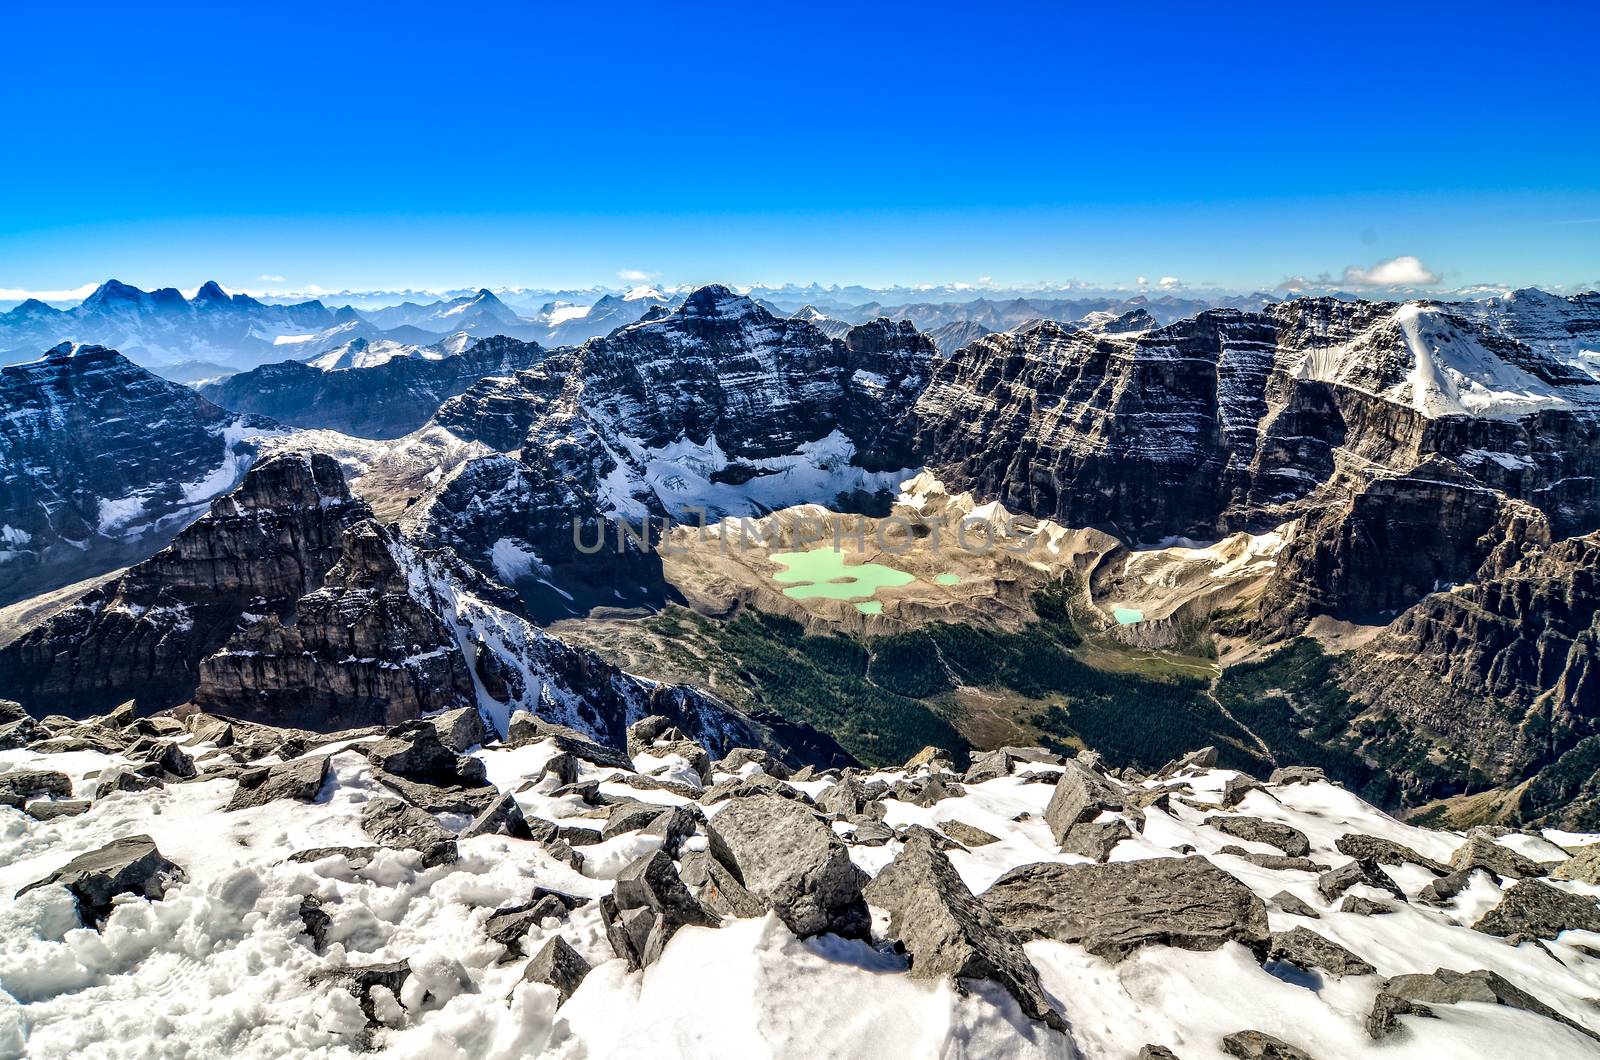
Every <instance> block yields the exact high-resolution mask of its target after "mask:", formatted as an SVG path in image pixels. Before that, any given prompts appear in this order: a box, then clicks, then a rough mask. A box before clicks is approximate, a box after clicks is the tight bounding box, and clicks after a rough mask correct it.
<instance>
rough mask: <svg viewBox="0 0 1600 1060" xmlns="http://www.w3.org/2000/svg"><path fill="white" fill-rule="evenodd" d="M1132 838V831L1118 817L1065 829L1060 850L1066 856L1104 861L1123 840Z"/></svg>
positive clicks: (1125, 822)
mask: <svg viewBox="0 0 1600 1060" xmlns="http://www.w3.org/2000/svg"><path fill="white" fill-rule="evenodd" d="M1132 838H1133V829H1131V828H1129V827H1128V822H1127V821H1124V820H1123V819H1122V818H1120V817H1113V818H1112V819H1111V820H1109V821H1084V822H1082V823H1080V824H1075V825H1073V826H1072V827H1071V828H1069V829H1067V834H1066V835H1064V836H1062V837H1061V849H1062V851H1063V852H1064V853H1067V854H1077V855H1078V856H1079V857H1084V858H1093V859H1094V860H1095V861H1104V860H1105V859H1106V858H1108V857H1110V856H1111V851H1112V850H1113V849H1115V848H1116V845H1117V844H1118V843H1120V842H1122V841H1123V840H1124V839H1132Z"/></svg>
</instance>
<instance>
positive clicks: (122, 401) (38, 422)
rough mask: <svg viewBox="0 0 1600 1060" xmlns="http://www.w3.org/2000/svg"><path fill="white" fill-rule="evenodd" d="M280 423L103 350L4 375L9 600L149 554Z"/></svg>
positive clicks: (0, 379) (5, 586)
mask: <svg viewBox="0 0 1600 1060" xmlns="http://www.w3.org/2000/svg"><path fill="white" fill-rule="evenodd" d="M273 426H274V425H273V424H272V423H271V422H270V421H267V420H264V419H261V418H259V417H249V416H246V417H241V416H238V415H235V414H234V413H231V412H228V411H227V410H225V409H223V408H220V407H218V406H217V405H215V404H212V403H211V402H210V401H207V400H206V399H204V398H202V397H199V396H198V395H196V394H195V392H194V391H192V390H190V389H189V388H188V387H185V386H180V385H178V384H176V383H169V382H167V381H166V380H164V379H161V378H159V377H157V376H155V375H152V374H151V373H149V372H147V371H145V370H144V369H143V368H140V367H138V366H137V365H135V364H133V362H131V361H129V360H128V359H127V358H125V357H123V356H122V355H121V354H119V353H117V352H116V351H115V350H109V349H106V348H105V347H103V346H75V345H72V344H70V343H63V344H61V345H60V346H57V347H55V348H54V349H52V350H51V351H50V352H49V353H48V354H46V355H45V356H44V357H42V358H41V359H39V360H36V361H31V362H29V363H27V364H18V365H11V366H9V367H6V368H0V604H4V603H9V602H11V601H13V600H17V599H21V598H23V597H25V596H30V595H32V594H34V593H38V592H43V591H46V590H48V589H52V588H55V587H57V586H60V585H64V584H67V583H70V582H74V581H78V580H80V579H82V578H85V577H88V576H90V575H94V574H99V573H101V572H104V571H108V570H113V569H115V568H116V567H117V566H119V565H121V564H125V563H128V562H131V561H133V560H135V559H139V558H142V557H143V556H147V555H149V554H150V553H151V552H152V551H154V550H155V549H157V548H159V547H161V545H162V544H164V543H165V542H166V541H167V540H169V539H170V538H171V536H172V534H173V533H175V532H176V531H177V530H178V529H180V528H181V527H182V526H183V525H184V524H185V523H186V522H188V521H189V520H190V519H193V518H194V517H195V516H197V515H199V514H200V513H201V512H203V511H204V510H205V504H206V502H208V501H209V500H210V499H211V498H212V497H214V496H215V495H217V494H218V493H221V492H222V491H224V490H226V489H228V488H230V487H231V486H232V485H233V484H234V483H235V482H237V481H238V479H239V476H240V474H242V473H243V471H244V469H245V468H246V467H248V466H249V464H250V461H251V460H252V459H254V456H255V444H254V441H253V439H254V438H255V437H257V436H259V435H261V434H263V433H266V432H268V431H270V430H271V429H272V428H273Z"/></svg>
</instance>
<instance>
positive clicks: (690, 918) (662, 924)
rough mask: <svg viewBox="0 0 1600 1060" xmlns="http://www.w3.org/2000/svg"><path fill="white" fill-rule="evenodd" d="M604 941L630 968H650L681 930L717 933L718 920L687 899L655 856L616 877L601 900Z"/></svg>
mask: <svg viewBox="0 0 1600 1060" xmlns="http://www.w3.org/2000/svg"><path fill="white" fill-rule="evenodd" d="M600 919H601V922H602V923H603V924H604V925H605V929H606V938H607V939H608V940H610V942H611V948H612V950H613V952H615V953H616V955H617V956H618V957H621V958H622V959H623V960H625V961H627V962H628V967H629V968H643V967H644V966H646V965H648V964H654V963H655V962H656V960H657V959H658V958H659V957H660V956H661V952H662V950H664V949H665V948H666V945H667V943H668V942H670V941H671V940H672V936H673V935H675V934H677V933H678V929H679V928H682V927H686V926H696V927H716V926H717V925H718V923H719V922H720V918H719V917H718V916H717V914H716V913H714V912H712V911H711V910H710V909H708V908H706V907H705V906H704V905H702V904H701V902H700V901H699V899H697V898H695V896H694V895H693V894H691V893H690V891H689V888H688V887H687V886H686V885H685V884H684V882H683V880H682V879H680V878H679V876H678V870H677V869H676V868H675V867H674V866H673V864H672V859H671V858H670V857H668V856H667V855H666V853H665V852H664V851H660V850H657V851H654V852H652V853H650V854H646V855H645V856H644V857H642V858H640V859H638V860H637V861H635V862H634V863H633V864H631V865H629V866H628V867H627V868H625V869H623V870H622V871H621V872H620V873H618V874H617V885H616V890H615V891H613V892H612V893H611V894H608V895H606V896H605V897H604V898H602V899H600Z"/></svg>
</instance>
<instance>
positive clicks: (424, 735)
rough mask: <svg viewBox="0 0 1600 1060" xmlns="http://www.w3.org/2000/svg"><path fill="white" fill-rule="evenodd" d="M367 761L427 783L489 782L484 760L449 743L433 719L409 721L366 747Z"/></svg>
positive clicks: (409, 778)
mask: <svg viewBox="0 0 1600 1060" xmlns="http://www.w3.org/2000/svg"><path fill="white" fill-rule="evenodd" d="M366 753H367V760H368V761H370V762H371V763H372V764H373V765H375V766H377V767H378V768H379V769H381V770H383V771H384V772H385V773H392V774H394V775H395V776H397V777H403V778H405V779H406V780H411V781H418V782H420V783H424V784H443V785H459V786H462V787H478V786H481V785H483V784H487V783H488V780H487V778H486V777H485V775H484V768H483V763H482V762H481V761H479V760H478V759H476V758H469V757H467V756H465V755H461V754H458V753H456V752H455V751H453V750H451V749H450V748H449V747H447V746H445V743H444V741H443V740H442V739H441V738H440V735H439V730H438V728H436V727H435V726H434V724H433V723H432V722H430V721H409V722H406V723H405V724H403V725H397V726H395V727H394V728H392V729H390V730H389V735H388V736H386V737H385V738H384V739H382V740H379V741H378V742H377V743H374V744H371V745H369V746H367V747H366Z"/></svg>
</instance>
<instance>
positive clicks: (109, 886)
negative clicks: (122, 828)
mask: <svg viewBox="0 0 1600 1060" xmlns="http://www.w3.org/2000/svg"><path fill="white" fill-rule="evenodd" d="M186 879H188V876H187V875H186V874H185V873H184V871H183V869H182V868H181V867H180V866H178V865H175V864H173V863H172V862H170V861H168V860H167V859H166V858H165V857H163V856H162V854H161V851H159V850H157V849H156V842H155V840H154V839H151V838H150V837H149V836H147V835H135V836H128V837H127V838H125V839H118V840H116V841H115V842H112V843H107V844H106V845H105V846H103V847H101V848H100V849H99V850H91V851H90V852H89V853H87V854H80V855H78V856H77V857H75V858H73V859H72V860H71V861H69V862H67V863H66V864H65V865H63V866H61V868H59V869H57V870H56V871H55V872H52V873H51V874H50V875H49V876H46V877H45V878H44V879H42V880H38V881H36V882H34V883H30V884H28V886H26V887H24V888H22V890H20V891H18V892H17V897H18V898H20V897H22V896H23V895H24V894H27V893H28V892H29V891H32V890H35V889H36V888H39V887H49V886H52V885H55V884H60V885H61V886H63V887H65V888H66V889H67V890H68V891H70V892H72V897H73V899H74V900H75V901H76V902H77V903H78V919H79V920H81V921H83V923H84V926H86V927H95V928H98V927H100V926H102V925H104V924H105V922H106V918H107V917H108V916H110V915H111V907H112V899H114V898H115V897H116V896H117V895H119V894H137V895H143V896H144V897H146V898H148V899H150V900H151V901H153V902H155V901H160V900H161V899H162V897H164V896H165V895H166V893H167V888H168V887H170V886H172V885H173V884H175V883H182V882H183V881H184V880H186Z"/></svg>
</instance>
